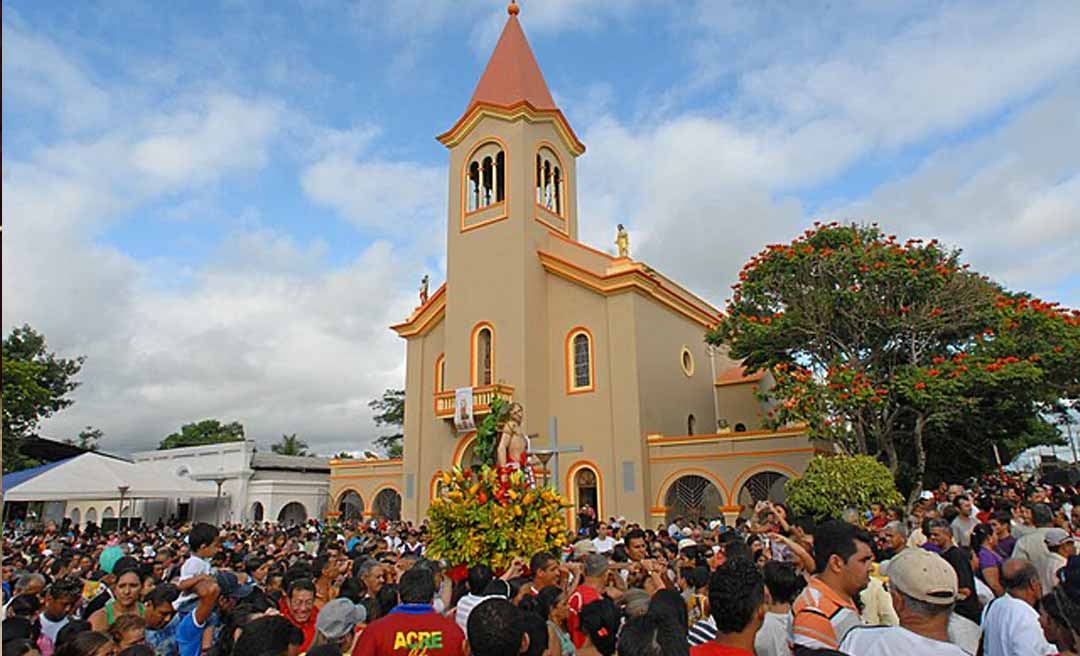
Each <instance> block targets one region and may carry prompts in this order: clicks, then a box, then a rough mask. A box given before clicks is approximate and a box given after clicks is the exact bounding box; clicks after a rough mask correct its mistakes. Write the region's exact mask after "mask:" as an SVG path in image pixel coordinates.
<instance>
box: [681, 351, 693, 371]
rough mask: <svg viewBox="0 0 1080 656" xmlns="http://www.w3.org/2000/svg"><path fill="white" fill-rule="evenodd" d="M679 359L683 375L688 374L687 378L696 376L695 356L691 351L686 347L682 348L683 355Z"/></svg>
mask: <svg viewBox="0 0 1080 656" xmlns="http://www.w3.org/2000/svg"><path fill="white" fill-rule="evenodd" d="M679 357H680V362H679V364H681V365H682V370H683V373H684V374H686V375H687V376H693V375H694V355H693V354H692V353H691V352H690V349H689V348H687V347H685V346H684V347H682V355H680V356H679Z"/></svg>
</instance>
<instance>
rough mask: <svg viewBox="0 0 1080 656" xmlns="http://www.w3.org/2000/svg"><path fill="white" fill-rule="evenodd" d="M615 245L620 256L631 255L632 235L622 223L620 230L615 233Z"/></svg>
mask: <svg viewBox="0 0 1080 656" xmlns="http://www.w3.org/2000/svg"><path fill="white" fill-rule="evenodd" d="M615 246H617V247H618V249H619V257H630V235H629V234H628V233H627V232H626V228H624V227H623V224H621V223H620V224H619V230H618V232H616V233H615Z"/></svg>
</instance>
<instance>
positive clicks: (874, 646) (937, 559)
mask: <svg viewBox="0 0 1080 656" xmlns="http://www.w3.org/2000/svg"><path fill="white" fill-rule="evenodd" d="M889 586H890V588H889V594H890V595H891V596H892V606H893V608H894V609H895V610H896V613H897V616H898V617H899V618H900V624H899V626H880V627H866V626H859V627H854V628H852V629H851V630H850V631H848V633H847V635H845V636H844V639H843V640H842V641H841V643H840V651H841V652H844V653H847V654H859V655H860V656H890V655H892V654H919V655H920V656H966V652H965V651H964V650H963V649H961V648H960V647H959V646H957V645H955V644H953V643H951V642H950V641H949V636H948V625H949V615H950V613H952V610H953V606H954V604H955V603H956V598H957V589H958V585H957V576H956V571H955V570H954V569H953V568H952V566H951V565H950V564H949V563H948V562H946V561H945V560H944V559H943V558H942V557H941V556H938V555H937V554H934V553H931V552H929V551H926V550H924V549H905V550H904V551H903V552H902V553H900V555H898V556H896V557H895V558H894V559H893V560H892V562H891V563H890V564H889Z"/></svg>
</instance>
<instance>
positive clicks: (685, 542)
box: [679, 538, 697, 551]
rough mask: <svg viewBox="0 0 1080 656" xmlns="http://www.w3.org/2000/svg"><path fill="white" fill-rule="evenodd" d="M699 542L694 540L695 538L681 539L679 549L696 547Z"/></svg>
mask: <svg viewBox="0 0 1080 656" xmlns="http://www.w3.org/2000/svg"><path fill="white" fill-rule="evenodd" d="M696 546H697V542H694V540H693V538H683V539H681V540H679V551H682V550H683V549H689V548H690V547H696Z"/></svg>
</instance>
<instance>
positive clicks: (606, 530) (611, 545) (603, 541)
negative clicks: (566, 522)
mask: <svg viewBox="0 0 1080 656" xmlns="http://www.w3.org/2000/svg"><path fill="white" fill-rule="evenodd" d="M592 543H593V546H595V547H596V552H597V553H602V554H609V553H611V552H612V551H613V550H614V549H615V545H616V544H617V541H616V540H615V538H613V537H611V527H610V526H609V525H608V524H606V523H605V522H600V523H599V524H597V525H596V537H594V538H593V539H592Z"/></svg>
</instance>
